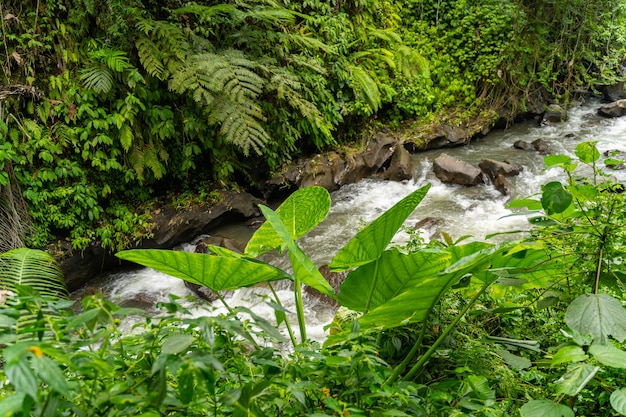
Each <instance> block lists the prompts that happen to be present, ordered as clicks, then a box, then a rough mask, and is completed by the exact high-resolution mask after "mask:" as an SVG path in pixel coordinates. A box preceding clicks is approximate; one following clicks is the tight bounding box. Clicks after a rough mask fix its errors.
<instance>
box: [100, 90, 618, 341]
mask: <svg viewBox="0 0 626 417" xmlns="http://www.w3.org/2000/svg"><path fill="white" fill-rule="evenodd" d="M599 105H600V103H599V102H596V101H592V102H588V103H586V104H583V105H580V106H577V107H575V108H573V109H571V110H570V112H569V120H568V121H567V122H564V123H558V124H551V125H546V126H539V125H538V124H537V123H536V122H533V121H529V122H525V123H521V124H518V125H515V126H513V127H512V128H510V129H507V130H502V131H494V132H492V133H490V134H489V135H487V136H486V137H484V138H482V139H480V140H475V141H473V142H472V143H470V144H469V145H467V146H464V147H460V148H453V149H438V150H431V151H427V152H422V153H418V154H415V155H414V156H413V160H414V164H415V175H414V178H413V180H410V181H404V182H389V181H383V180H375V179H368V180H363V181H360V182H358V183H356V184H350V185H346V186H344V187H342V188H341V189H340V190H338V191H336V192H333V193H332V194H331V197H332V207H331V212H330V214H329V216H328V217H327V218H326V219H325V220H324V221H323V222H322V223H321V224H320V225H319V226H318V227H317V228H316V229H314V230H313V231H311V232H310V233H309V234H308V235H306V236H304V237H303V238H302V239H301V240H300V241H299V244H300V246H301V247H302V248H303V250H304V251H305V252H306V253H307V254H308V255H309V256H310V257H311V259H312V260H313V261H314V262H315V264H316V265H318V266H321V265H324V264H327V263H329V262H330V260H331V259H332V257H333V256H334V254H335V253H336V252H337V250H338V249H339V248H341V247H342V246H343V245H344V244H345V243H346V242H347V241H348V240H349V239H350V238H351V237H352V236H353V235H354V234H355V233H356V231H357V230H358V229H359V227H360V226H361V225H362V224H363V223H369V222H370V221H372V220H374V219H375V218H376V217H378V216H379V215H380V214H381V213H383V212H384V211H385V210H386V209H388V208H389V207H391V206H392V205H393V204H395V203H396V202H397V201H399V200H400V199H402V198H403V197H404V196H406V195H407V194H409V193H410V192H412V191H414V190H416V189H418V188H420V187H422V186H424V185H425V184H427V183H431V184H432V187H431V189H430V191H429V192H428V194H427V196H426V198H425V199H424V200H423V201H422V203H421V204H420V205H419V206H418V208H417V209H416V210H415V212H413V214H412V215H411V216H410V218H409V220H408V221H407V223H406V224H407V226H412V225H414V224H415V223H416V222H417V221H419V220H421V219H424V218H426V217H428V218H436V219H439V224H440V227H441V229H442V230H445V231H446V232H447V233H448V234H450V235H451V236H452V237H453V238H454V239H457V238H459V237H461V236H466V235H471V236H473V238H474V239H484V238H485V236H487V235H490V234H492V233H496V232H503V231H509V230H519V229H527V228H528V223H527V221H526V219H525V218H524V217H522V216H512V215H511V214H513V213H512V212H511V211H510V210H508V209H506V204H507V202H508V201H509V200H510V199H511V198H520V197H525V196H528V195H531V194H533V193H536V192H537V191H538V190H540V186H541V185H542V184H544V183H546V182H548V181H551V180H553V179H556V178H558V177H559V175H560V172H559V171H558V170H556V169H551V170H547V171H546V170H544V164H543V156H541V155H539V154H538V153H536V152H533V151H524V150H519V149H515V148H514V147H513V143H514V142H516V141H518V140H523V141H526V142H532V141H534V140H536V139H543V140H545V141H548V143H549V144H550V146H551V148H552V149H553V151H554V152H555V153H568V154H572V153H573V152H572V151H573V149H574V147H575V146H576V145H577V144H578V143H580V142H582V141H597V142H598V148H599V149H600V151H601V152H603V151H607V150H619V151H624V152H626V117H625V118H620V119H604V118H601V117H599V116H597V108H598V106H599ZM442 153H447V154H449V155H452V156H455V157H458V158H459V159H462V160H464V161H467V162H469V163H472V164H474V165H476V166H477V165H478V163H479V162H480V161H481V160H482V159H484V158H490V159H495V160H501V161H502V160H507V161H511V162H517V163H518V164H521V165H522V166H523V167H524V170H523V172H522V173H521V174H520V175H519V176H517V177H513V178H510V179H509V180H510V182H511V185H512V186H513V195H512V196H503V195H502V194H501V193H500V192H499V191H497V190H496V189H495V188H494V187H493V186H492V185H490V184H484V185H479V186H476V187H462V186H455V185H449V184H443V183H441V182H440V181H439V180H438V179H437V178H436V177H435V175H434V174H433V171H432V164H433V160H434V159H435V158H436V157H437V156H439V155H440V154H442ZM621 175H625V174H621ZM620 180H622V179H620ZM215 233H216V234H220V235H222V236H225V237H235V238H239V239H240V238H242V237H244V238H245V237H246V234H250V233H252V232H251V231H249V230H247V229H245V228H243V227H241V226H237V225H233V226H227V227H224V228H223V229H221V230H218V231H215ZM406 239H407V236H406V235H404V234H402V233H401V234H399V235H398V236H397V237H396V239H395V242H396V243H397V244H402V243H403V242H404V241H406ZM192 243H193V242H192ZM191 248H193V244H190V245H187V247H186V248H184V247H183V248H179V249H183V250H185V249H187V250H192V249H191ZM267 260H268V261H271V262H272V263H274V264H276V265H277V266H280V267H283V268H288V265H287V261H286V260H285V259H284V258H279V257H275V258H272V259H267ZM90 285H92V283H90ZM98 289H99V290H100V291H102V292H103V293H105V294H107V295H109V296H110V298H111V299H112V300H114V301H116V302H120V303H126V304H140V305H144V306H146V305H154V304H155V303H156V302H157V301H163V300H167V296H168V294H176V295H178V296H183V297H184V296H189V295H192V293H191V292H190V291H189V290H188V289H187V288H186V287H185V286H184V284H183V282H182V281H181V280H179V279H176V278H172V277H169V276H167V275H163V274H160V273H157V272H155V271H153V270H150V269H140V270H135V271H126V272H122V273H116V274H111V275H109V276H107V277H106V278H104V279H102V280H101V281H100V283H99V284H98ZM278 293H279V296H280V297H281V299H283V300H284V303H285V307H286V308H288V309H289V310H294V308H293V294H292V291H290V290H288V289H286V288H285V289H281V290H279V291H278ZM266 298H267V290H266V289H263V288H252V289H244V290H240V291H238V292H236V293H235V294H234V295H233V296H232V297H231V298H230V299H229V300H228V302H229V304H230V305H233V306H234V305H245V306H248V307H250V308H252V309H253V310H254V311H255V313H256V314H259V315H261V316H264V317H267V318H268V319H270V320H271V318H272V317H273V315H274V314H273V310H272V309H271V308H270V307H269V306H267V304H266V303H265V301H266ZM305 304H306V317H307V320H308V324H307V331H308V334H309V337H310V338H312V339H315V340H323V339H324V337H325V332H324V329H323V327H324V326H325V325H326V324H328V323H329V322H330V321H331V320H332V317H333V315H334V311H333V310H332V309H330V308H328V306H327V305H325V304H324V303H322V302H320V301H319V300H317V299H316V298H314V297H308V299H306V300H305ZM189 306H190V308H194V309H196V311H197V314H206V310H205V306H201V305H198V304H189ZM221 311H223V307H220V306H216V312H217V313H219V312H221ZM292 323H294V324H295V323H296V320H295V319H294V320H292Z"/></svg>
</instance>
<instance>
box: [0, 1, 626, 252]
mask: <svg viewBox="0 0 626 417" xmlns="http://www.w3.org/2000/svg"><path fill="white" fill-rule="evenodd" d="M624 7H625V6H624V4H623V2H622V1H617V0H611V1H595V0H594V1H582V0H572V1H567V2H556V3H553V2H539V3H537V2H529V1H523V0H506V1H501V0H484V1H480V2H468V1H465V0H440V1H436V2H431V1H419V0H412V1H397V0H358V1H329V2H327V1H306V2H289V1H272V0H250V1H237V2H234V1H233V2H208V1H205V2H195V3H189V2H183V1H179V0H172V1H168V2H165V3H163V2H153V1H139V0H133V1H130V2H128V1H124V2H122V1H118V0H106V1H97V2H95V1H86V0H85V1H83V0H81V1H78V0H76V1H75V0H36V1H35V0H32V1H21V0H20V1H12V0H9V1H3V2H1V3H0V9H1V10H0V15H1V16H2V22H1V23H2V25H1V29H2V32H1V35H2V39H3V46H4V48H3V50H2V51H0V55H1V56H2V59H1V60H0V61H1V63H2V65H1V66H0V67H1V74H0V76H1V77H2V87H1V90H0V135H1V137H2V139H1V142H0V187H2V188H1V190H2V192H1V193H0V195H2V197H3V200H10V199H7V198H5V196H7V195H9V192H8V191H9V190H11V189H15V186H19V187H21V190H22V194H23V196H24V198H25V203H26V205H27V211H28V213H29V214H30V219H31V220H32V225H33V227H32V228H25V229H24V230H21V231H19V233H18V234H19V235H21V237H22V240H25V241H26V242H27V243H28V245H29V246H31V247H42V246H44V245H45V244H47V243H49V242H50V241H51V240H53V239H55V238H56V239H67V240H69V241H71V243H72V246H73V247H74V248H75V249H77V250H82V249H84V248H86V247H88V246H89V245H90V244H93V243H96V244H98V245H102V246H103V247H105V248H109V249H115V250H118V249H122V248H126V247H132V246H133V245H134V244H135V243H137V242H138V241H139V240H140V239H141V238H142V237H145V236H149V235H150V230H151V220H150V207H151V202H153V201H154V199H155V198H157V197H163V196H165V195H167V192H168V191H169V190H171V189H176V190H178V191H180V190H181V185H182V188H183V189H185V190H191V191H192V192H193V191H194V190H200V191H201V192H203V193H205V194H207V193H208V191H207V190H210V189H215V188H223V187H249V186H251V185H253V184H255V183H256V182H258V181H260V180H262V179H263V178H266V177H267V176H268V175H270V174H271V173H272V172H276V171H278V170H280V169H281V167H283V166H284V164H287V163H289V161H292V160H294V159H296V158H297V157H299V156H301V155H307V154H310V153H313V152H317V151H321V150H327V149H332V148H333V147H336V146H337V145H343V144H353V145H354V146H359V144H360V143H362V141H363V140H364V138H365V132H366V131H367V129H369V128H371V126H372V124H374V123H382V124H384V125H387V126H392V127H393V126H397V125H398V124H400V123H401V122H402V121H405V120H409V119H410V120H417V122H418V125H419V123H423V124H428V123H429V122H430V121H432V120H439V119H448V120H454V122H455V123H462V122H463V121H466V120H469V119H471V118H472V117H478V116H480V117H482V118H483V119H485V120H491V121H492V122H495V120H496V119H498V118H503V119H504V120H505V119H507V118H513V117H515V116H517V115H519V114H523V113H525V112H527V111H541V110H542V106H543V103H545V102H546V100H555V101H558V102H560V103H563V104H567V103H568V102H570V101H571V100H572V98H573V96H574V93H575V92H579V91H582V90H591V91H593V88H594V86H595V85H597V84H598V83H603V84H611V83H613V82H615V81H617V80H619V79H620V77H621V75H622V74H621V67H620V64H621V62H622V59H623V56H624V51H625V44H624V39H626V36H624V30H625V29H624V28H625V27H626V25H625V24H624V11H625V10H624ZM368 126H369V127H368ZM9 185H11V187H10V186H9ZM199 193H200V192H199ZM199 193H198V194H199ZM11 201H13V200H11ZM7 211H8V210H7ZM11 213H12V215H15V210H12V211H11ZM9 217H10V216H9ZM21 217H22V219H23V222H22V223H26V220H25V216H21ZM11 223H12V224H15V222H13V221H11Z"/></svg>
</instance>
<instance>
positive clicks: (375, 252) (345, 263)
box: [329, 184, 430, 271]
mask: <svg viewBox="0 0 626 417" xmlns="http://www.w3.org/2000/svg"><path fill="white" fill-rule="evenodd" d="M429 189H430V184H428V185H425V186H424V187H422V188H420V189H418V190H415V191H413V192H412V193H411V194H409V195H408V196H406V197H404V198H403V199H402V200H400V201H399V202H397V203H396V204H395V205H394V206H393V207H391V208H390V209H389V210H387V211H386V212H385V213H383V214H382V215H381V216H380V217H378V218H377V219H376V220H374V221H373V222H372V223H370V224H369V225H368V226H367V227H365V228H364V229H362V230H361V231H359V232H358V233H357V234H356V235H355V236H354V237H353V238H352V239H351V240H350V241H349V242H348V243H347V244H346V246H344V247H343V248H342V249H341V250H340V251H339V252H338V253H337V254H336V255H335V257H334V258H333V260H332V262H331V263H330V265H329V267H330V269H331V270H333V271H345V270H347V269H353V268H356V267H358V266H361V265H365V264H367V263H369V262H372V261H375V260H376V259H378V258H379V257H380V255H381V253H382V252H383V251H384V250H385V249H386V248H387V245H389V242H391V239H393V237H394V236H395V234H396V233H397V232H398V229H400V226H402V224H403V223H404V221H405V220H406V218H407V217H409V214H411V213H412V212H413V210H415V208H416V207H417V205H418V204H419V203H420V202H421V201H422V199H423V198H424V197H425V196H426V193H427V192H428V190H429Z"/></svg>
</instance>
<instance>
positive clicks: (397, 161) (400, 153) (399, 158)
mask: <svg viewBox="0 0 626 417" xmlns="http://www.w3.org/2000/svg"><path fill="white" fill-rule="evenodd" d="M383 178H384V179H386V180H390V181H404V180H410V179H411V178H413V159H412V158H411V154H410V153H409V151H407V150H406V148H405V147H404V146H402V145H400V144H399V145H398V146H396V148H395V150H394V152H393V156H392V157H391V163H390V165H389V168H388V169H387V170H386V171H385V173H384V174H383Z"/></svg>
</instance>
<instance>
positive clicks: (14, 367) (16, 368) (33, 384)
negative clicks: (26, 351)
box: [4, 360, 39, 402]
mask: <svg viewBox="0 0 626 417" xmlns="http://www.w3.org/2000/svg"><path fill="white" fill-rule="evenodd" d="M4 372H5V374H6V376H7V377H8V379H9V381H11V384H12V385H13V386H14V387H15V391H16V392H18V393H24V394H26V395H28V396H30V397H31V398H32V399H33V400H34V401H35V402H38V401H39V399H38V395H37V393H38V392H39V389H38V384H37V378H35V374H34V372H33V370H32V369H31V368H30V367H29V366H28V364H27V362H26V361H25V360H19V361H15V362H12V363H7V364H5V366H4Z"/></svg>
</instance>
